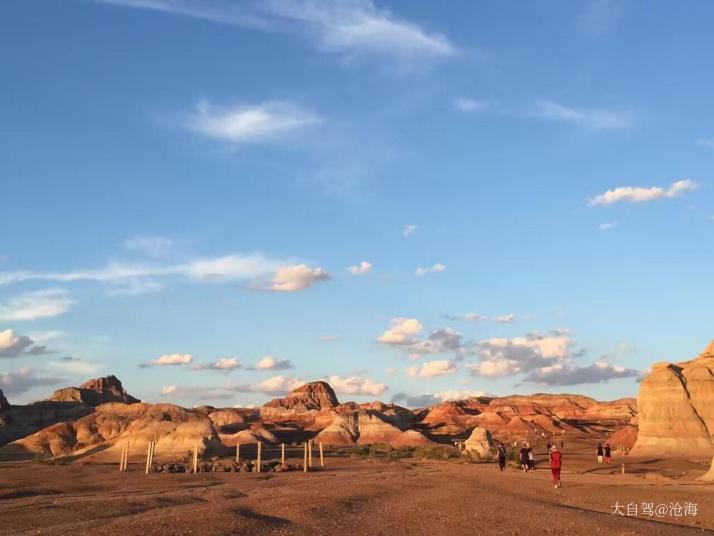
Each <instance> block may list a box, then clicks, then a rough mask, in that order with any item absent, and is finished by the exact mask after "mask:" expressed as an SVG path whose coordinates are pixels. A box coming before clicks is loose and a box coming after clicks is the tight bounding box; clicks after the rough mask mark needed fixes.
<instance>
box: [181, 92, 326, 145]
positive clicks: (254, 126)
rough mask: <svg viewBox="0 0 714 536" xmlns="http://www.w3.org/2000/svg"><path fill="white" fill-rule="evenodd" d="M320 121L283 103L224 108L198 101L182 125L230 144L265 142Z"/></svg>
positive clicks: (271, 102) (275, 102)
mask: <svg viewBox="0 0 714 536" xmlns="http://www.w3.org/2000/svg"><path fill="white" fill-rule="evenodd" d="M321 121H322V119H321V118H320V117H319V116H318V115H317V114H314V113H312V112H309V111H307V110H304V109H302V108H301V107H299V106H297V105H295V104H292V103H289V102H284V101H269V102H264V103H260V104H255V105H239V106H233V107H226V108H222V107H216V106H214V105H212V104H210V103H209V102H207V101H202V102H200V103H199V104H198V105H197V106H196V110H195V112H194V113H193V114H192V115H191V116H190V117H189V118H188V119H187V120H186V121H185V123H184V126H185V127H186V128H188V129H189V130H191V131H193V132H196V133H198V134H201V135H203V136H206V137H208V138H213V139H217V140H223V141H227V142H231V143H265V142H270V141H274V140H277V139H281V138H285V137H286V136H288V135H289V134H293V133H295V132H298V131H301V130H303V129H304V128H306V127H308V126H310V125H314V124H317V123H320V122H321Z"/></svg>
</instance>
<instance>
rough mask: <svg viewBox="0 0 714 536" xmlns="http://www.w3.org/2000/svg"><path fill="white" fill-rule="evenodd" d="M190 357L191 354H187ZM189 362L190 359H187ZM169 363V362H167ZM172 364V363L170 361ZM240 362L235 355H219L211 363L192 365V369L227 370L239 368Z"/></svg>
mask: <svg viewBox="0 0 714 536" xmlns="http://www.w3.org/2000/svg"><path fill="white" fill-rule="evenodd" d="M188 357H191V356H188ZM189 362H190V361H189ZM167 364H169V363H167ZM170 364H174V363H170ZM175 364H177V365H178V364H183V363H175ZM241 366H242V365H241V362H240V360H238V358H236V357H221V358H220V359H217V360H216V361H214V362H213V363H203V364H200V365H194V366H193V369H194V370H217V371H221V372H229V371H231V370H235V369H239V368H241Z"/></svg>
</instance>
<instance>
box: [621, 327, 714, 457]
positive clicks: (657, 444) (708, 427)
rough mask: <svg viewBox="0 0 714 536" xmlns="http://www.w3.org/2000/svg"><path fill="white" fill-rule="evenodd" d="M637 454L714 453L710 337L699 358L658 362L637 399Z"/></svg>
mask: <svg viewBox="0 0 714 536" xmlns="http://www.w3.org/2000/svg"><path fill="white" fill-rule="evenodd" d="M637 407H638V411H639V414H638V421H639V431H638V435H637V442H636V443H635V446H634V447H633V449H632V453H633V454H638V455H687V456H706V457H707V458H708V457H710V456H712V454H714V440H713V438H712V432H714V341H712V343H711V344H710V345H709V347H708V348H707V349H706V350H704V352H702V353H701V354H700V355H699V356H698V357H696V358H695V359H692V360H691V361H684V362H681V363H657V364H655V365H654V366H653V367H652V371H651V372H650V374H649V375H648V376H647V377H646V378H645V379H644V380H642V383H641V384H640V393H639V396H638V398H637Z"/></svg>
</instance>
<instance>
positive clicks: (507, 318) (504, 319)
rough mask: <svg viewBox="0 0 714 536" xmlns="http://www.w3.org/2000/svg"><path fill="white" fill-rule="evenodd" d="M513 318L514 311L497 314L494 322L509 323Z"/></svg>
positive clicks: (514, 316) (514, 317)
mask: <svg viewBox="0 0 714 536" xmlns="http://www.w3.org/2000/svg"><path fill="white" fill-rule="evenodd" d="M515 319H516V315H515V314H514V313H508V314H505V315H499V316H497V317H496V318H495V320H496V322H498V323H499V324H511V323H513V321H514V320H515Z"/></svg>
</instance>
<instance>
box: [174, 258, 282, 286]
mask: <svg viewBox="0 0 714 536" xmlns="http://www.w3.org/2000/svg"><path fill="white" fill-rule="evenodd" d="M281 264H282V261H276V260H273V259H267V258H265V257H264V256H263V255H259V254H255V255H241V254H234V255H225V256H223V257H214V258H208V259H198V260H195V261H192V262H190V263H188V264H184V265H178V266H176V267H175V268H172V271H175V272H178V273H184V274H187V275H188V276H189V277H191V278H193V279H198V280H202V281H239V280H249V279H256V278H259V277H263V276H265V275H267V274H269V273H271V272H275V271H276V270H279V269H280V266H281Z"/></svg>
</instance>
